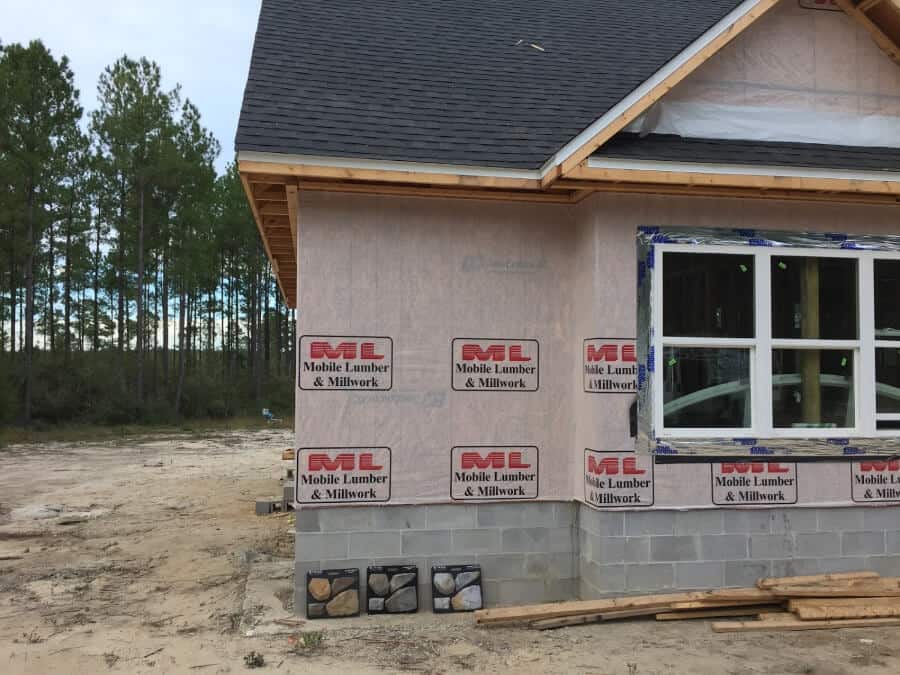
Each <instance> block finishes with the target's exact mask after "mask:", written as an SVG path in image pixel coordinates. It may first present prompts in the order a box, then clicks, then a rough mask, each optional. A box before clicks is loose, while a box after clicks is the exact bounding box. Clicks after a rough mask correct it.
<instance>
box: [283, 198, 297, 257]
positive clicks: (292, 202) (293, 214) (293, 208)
mask: <svg viewBox="0 0 900 675" xmlns="http://www.w3.org/2000/svg"><path fill="white" fill-rule="evenodd" d="M285 194H286V195H287V205H288V220H289V221H290V223H289V226H290V231H291V241H292V243H293V245H294V249H297V226H298V224H299V222H300V221H299V217H300V216H299V214H298V213H297V207H298V205H297V199H298V196H299V195H298V192H297V186H296V185H288V186H287V187H286V188H285Z"/></svg>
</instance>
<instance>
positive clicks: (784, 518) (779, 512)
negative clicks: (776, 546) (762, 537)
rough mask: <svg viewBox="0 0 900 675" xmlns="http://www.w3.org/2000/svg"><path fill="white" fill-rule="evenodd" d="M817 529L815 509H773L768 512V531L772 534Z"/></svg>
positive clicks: (813, 530)
mask: <svg viewBox="0 0 900 675" xmlns="http://www.w3.org/2000/svg"><path fill="white" fill-rule="evenodd" d="M817 529H818V518H817V514H816V509H803V508H796V509H774V510H772V511H770V512H769V531H770V532H773V533H774V534H792V533H796V532H815V531H816V530H817Z"/></svg>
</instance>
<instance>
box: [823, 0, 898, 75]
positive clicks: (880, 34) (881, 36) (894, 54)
mask: <svg viewBox="0 0 900 675" xmlns="http://www.w3.org/2000/svg"><path fill="white" fill-rule="evenodd" d="M834 1H835V4H837V6H838V7H840V8H841V9H843V10H844V11H845V12H846V13H847V14H848V15H849V16H851V17H852V18H854V19H855V20H856V21H857V23H859V24H860V25H861V26H862V27H863V28H865V29H866V30H867V31H868V32H869V35H871V36H872V39H873V40H875V44H877V45H878V46H879V47H881V49H882V51H884V53H885V54H887V55H888V56H890V57H891V58H892V59H893V60H894V61H896V62H897V63H900V46H898V45H897V43H896V42H894V40H893V39H891V38H890V36H888V35H887V33H885V32H884V30H883V29H882V27H881V26H879V25H878V24H876V23H875V22H874V21H873V20H872V17H871V16H870V15H868V14H866V13H865V12H862V11H860V9H859V7H857V6H856V5H855V4H854V2H853V0H834Z"/></svg>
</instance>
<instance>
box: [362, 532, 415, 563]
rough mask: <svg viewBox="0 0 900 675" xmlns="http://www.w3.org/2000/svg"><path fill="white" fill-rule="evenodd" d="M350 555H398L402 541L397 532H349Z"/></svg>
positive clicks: (371, 556)
mask: <svg viewBox="0 0 900 675" xmlns="http://www.w3.org/2000/svg"><path fill="white" fill-rule="evenodd" d="M348 536H349V538H350V555H351V556H354V557H358V558H376V557H380V556H386V555H393V556H399V555H400V554H401V553H402V552H403V549H402V542H401V537H400V533H399V532H351V533H350V534H349V535H348Z"/></svg>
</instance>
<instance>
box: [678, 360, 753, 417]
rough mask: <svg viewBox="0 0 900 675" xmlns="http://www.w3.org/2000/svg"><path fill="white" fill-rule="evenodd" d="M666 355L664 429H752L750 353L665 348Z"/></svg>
mask: <svg viewBox="0 0 900 675" xmlns="http://www.w3.org/2000/svg"><path fill="white" fill-rule="evenodd" d="M664 352H665V353H664V363H663V369H664V370H663V379H664V388H665V396H664V400H665V406H664V416H665V426H667V427H669V428H674V429H716V428H718V429H744V428H748V427H750V425H751V416H750V401H751V396H750V351H749V350H747V349H695V348H683V347H666V348H665V350H664Z"/></svg>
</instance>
